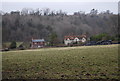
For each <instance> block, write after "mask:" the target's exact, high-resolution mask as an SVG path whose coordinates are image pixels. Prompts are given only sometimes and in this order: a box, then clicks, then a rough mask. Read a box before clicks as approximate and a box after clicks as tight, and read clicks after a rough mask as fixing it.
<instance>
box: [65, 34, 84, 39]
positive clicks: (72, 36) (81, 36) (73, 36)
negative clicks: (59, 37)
mask: <svg viewBox="0 0 120 81" xmlns="http://www.w3.org/2000/svg"><path fill="white" fill-rule="evenodd" d="M76 37H77V38H79V39H80V38H83V37H85V38H86V35H80V36H79V35H69V36H65V37H64V39H68V38H69V39H70V40H74V39H75V38H76Z"/></svg>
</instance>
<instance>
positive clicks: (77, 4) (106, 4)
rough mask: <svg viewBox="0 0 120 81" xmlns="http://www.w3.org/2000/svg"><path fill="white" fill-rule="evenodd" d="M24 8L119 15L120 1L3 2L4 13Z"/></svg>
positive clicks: (28, 0) (40, 0)
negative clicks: (95, 11) (107, 12)
mask: <svg viewBox="0 0 120 81" xmlns="http://www.w3.org/2000/svg"><path fill="white" fill-rule="evenodd" d="M23 8H33V9H36V8H40V9H42V8H50V9H51V10H60V9H61V10H63V11H65V12H67V13H68V14H71V13H73V12H76V11H85V12H86V13H89V12H90V10H91V9H93V8H94V9H97V10H98V11H99V12H101V11H106V10H110V11H111V12H113V13H115V14H116V13H118V0H18V1H15V0H2V10H3V11H4V12H10V11H16V10H22V9H23Z"/></svg>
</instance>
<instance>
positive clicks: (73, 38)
mask: <svg viewBox="0 0 120 81" xmlns="http://www.w3.org/2000/svg"><path fill="white" fill-rule="evenodd" d="M86 41H87V37H86V35H81V36H78V35H68V36H65V37H64V44H65V45H69V44H79V43H81V42H82V43H85V42H86Z"/></svg>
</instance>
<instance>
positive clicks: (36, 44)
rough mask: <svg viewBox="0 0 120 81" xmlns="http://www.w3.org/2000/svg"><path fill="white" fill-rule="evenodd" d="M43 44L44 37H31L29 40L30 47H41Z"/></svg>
mask: <svg viewBox="0 0 120 81" xmlns="http://www.w3.org/2000/svg"><path fill="white" fill-rule="evenodd" d="M44 46H45V40H44V39H32V40H31V48H41V47H44Z"/></svg>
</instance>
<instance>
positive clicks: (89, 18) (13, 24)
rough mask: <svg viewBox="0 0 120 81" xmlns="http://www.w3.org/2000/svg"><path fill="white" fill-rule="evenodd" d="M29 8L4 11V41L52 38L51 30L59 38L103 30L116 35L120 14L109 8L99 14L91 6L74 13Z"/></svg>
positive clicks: (60, 39) (98, 32)
mask: <svg viewBox="0 0 120 81" xmlns="http://www.w3.org/2000/svg"><path fill="white" fill-rule="evenodd" d="M27 12H28V11H26V12H25V10H24V11H21V12H11V13H10V14H7V13H5V14H3V15H2V33H3V34H2V35H3V39H2V40H3V42H8V41H30V40H31V38H44V39H45V40H47V41H49V37H50V35H51V34H52V33H56V34H57V37H58V40H59V41H60V42H62V41H63V38H64V36H65V35H69V34H75V35H81V34H86V35H87V36H89V37H90V36H93V35H96V34H100V33H107V34H109V35H112V36H116V35H117V33H118V15H115V14H112V13H110V11H106V12H101V13H99V14H98V13H97V11H96V10H95V9H92V10H91V11H90V13H88V14H85V13H83V12H75V13H74V14H73V15H67V13H65V12H62V11H59V12H57V13H56V12H53V11H50V10H47V9H46V11H45V10H44V13H43V14H41V12H40V10H38V11H36V12H31V13H30V12H29V13H27Z"/></svg>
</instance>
